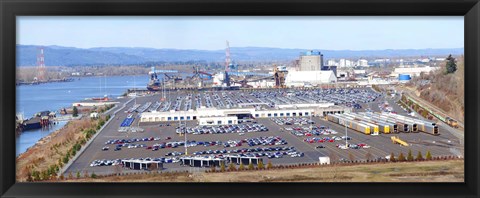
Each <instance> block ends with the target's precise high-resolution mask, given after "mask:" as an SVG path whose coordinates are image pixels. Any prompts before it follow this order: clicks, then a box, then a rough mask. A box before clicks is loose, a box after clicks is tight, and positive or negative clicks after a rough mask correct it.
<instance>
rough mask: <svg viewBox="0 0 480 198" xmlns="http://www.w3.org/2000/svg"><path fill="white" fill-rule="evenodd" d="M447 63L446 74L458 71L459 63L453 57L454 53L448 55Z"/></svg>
mask: <svg viewBox="0 0 480 198" xmlns="http://www.w3.org/2000/svg"><path fill="white" fill-rule="evenodd" d="M446 61H447V64H446V65H445V74H452V73H455V71H457V63H456V61H455V58H453V57H452V55H451V54H450V55H448V57H447V59H446Z"/></svg>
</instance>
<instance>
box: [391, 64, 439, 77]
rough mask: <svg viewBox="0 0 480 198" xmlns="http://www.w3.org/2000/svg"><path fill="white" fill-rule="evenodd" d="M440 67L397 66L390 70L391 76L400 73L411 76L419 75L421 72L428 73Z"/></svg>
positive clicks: (396, 75)
mask: <svg viewBox="0 0 480 198" xmlns="http://www.w3.org/2000/svg"><path fill="white" fill-rule="evenodd" d="M437 69H440V67H430V66H426V67H398V68H395V70H394V71H393V72H392V74H391V76H394V77H398V75H400V74H408V75H410V76H411V77H414V76H420V74H421V73H422V72H424V73H430V72H431V71H435V70H437Z"/></svg>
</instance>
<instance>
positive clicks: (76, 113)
mask: <svg viewBox="0 0 480 198" xmlns="http://www.w3.org/2000/svg"><path fill="white" fill-rule="evenodd" d="M72 114H73V117H77V116H78V109H77V107H76V106H73V113H72Z"/></svg>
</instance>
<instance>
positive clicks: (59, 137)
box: [16, 107, 111, 181]
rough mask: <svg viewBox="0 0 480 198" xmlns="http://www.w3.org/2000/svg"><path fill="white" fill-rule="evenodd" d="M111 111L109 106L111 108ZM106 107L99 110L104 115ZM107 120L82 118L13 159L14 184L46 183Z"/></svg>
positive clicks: (104, 118) (103, 118)
mask: <svg viewBox="0 0 480 198" xmlns="http://www.w3.org/2000/svg"><path fill="white" fill-rule="evenodd" d="M110 108H111V107H110ZM107 109H108V108H105V107H104V108H99V109H98V111H99V112H103V111H105V110H107ZM108 118H109V117H105V116H102V117H101V118H100V119H97V120H93V119H90V118H89V117H88V116H84V117H83V118H82V119H80V120H72V121H70V122H68V123H67V124H66V125H65V126H64V127H62V128H61V129H59V130H57V131H55V132H52V133H51V134H49V135H48V136H45V137H44V138H42V139H40V140H39V141H38V142H37V143H36V144H35V145H34V146H32V147H30V148H29V149H28V150H27V151H26V152H24V153H22V154H20V155H19V156H18V157H17V159H16V178H17V181H41V180H49V179H51V178H55V177H56V176H57V172H58V171H59V170H60V168H61V167H62V166H63V165H65V164H66V163H67V162H68V161H69V160H70V159H72V158H73V156H75V154H76V152H77V151H79V150H80V148H81V147H82V146H83V145H85V143H86V142H87V141H88V140H89V139H90V138H91V137H92V136H93V135H94V134H95V133H96V132H97V130H98V129H100V127H101V126H102V125H103V124H104V123H105V121H106V120H107V119H108Z"/></svg>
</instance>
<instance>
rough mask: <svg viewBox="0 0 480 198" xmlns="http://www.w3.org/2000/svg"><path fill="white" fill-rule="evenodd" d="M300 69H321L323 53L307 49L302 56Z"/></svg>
mask: <svg viewBox="0 0 480 198" xmlns="http://www.w3.org/2000/svg"><path fill="white" fill-rule="evenodd" d="M299 64H300V65H299V71H320V70H321V68H322V66H323V54H322V53H320V52H319V51H307V52H305V53H304V54H303V55H301V56H300V60H299Z"/></svg>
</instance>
